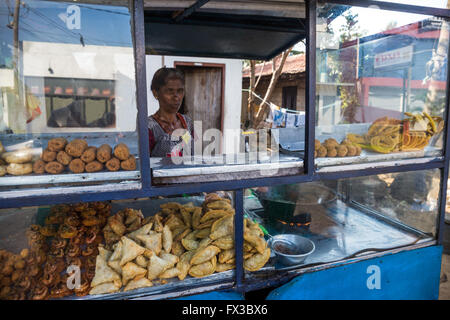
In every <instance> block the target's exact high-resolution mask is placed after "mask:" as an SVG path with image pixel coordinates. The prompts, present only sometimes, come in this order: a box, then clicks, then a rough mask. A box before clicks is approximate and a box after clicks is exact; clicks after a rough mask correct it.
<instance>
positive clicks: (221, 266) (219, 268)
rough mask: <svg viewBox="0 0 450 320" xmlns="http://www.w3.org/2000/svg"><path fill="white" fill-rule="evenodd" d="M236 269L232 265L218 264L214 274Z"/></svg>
mask: <svg viewBox="0 0 450 320" xmlns="http://www.w3.org/2000/svg"><path fill="white" fill-rule="evenodd" d="M234 268H236V265H235V264H234V263H218V264H217V266H216V272H224V271H228V270H231V269H234Z"/></svg>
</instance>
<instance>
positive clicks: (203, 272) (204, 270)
mask: <svg viewBox="0 0 450 320" xmlns="http://www.w3.org/2000/svg"><path fill="white" fill-rule="evenodd" d="M216 265H217V257H216V256H214V257H212V258H211V260H209V261H206V262H203V263H200V264H197V265H194V266H192V267H191V268H190V269H189V275H190V276H192V277H195V278H201V277H206V276H209V275H211V274H213V273H214V271H216Z"/></svg>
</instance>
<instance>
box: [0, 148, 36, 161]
mask: <svg viewBox="0 0 450 320" xmlns="http://www.w3.org/2000/svg"><path fill="white" fill-rule="evenodd" d="M1 157H2V159H3V160H5V161H6V162H7V163H17V164H23V163H28V162H31V160H32V158H33V154H32V152H31V149H29V148H24V149H20V150H16V151H9V152H4V153H2V155H1Z"/></svg>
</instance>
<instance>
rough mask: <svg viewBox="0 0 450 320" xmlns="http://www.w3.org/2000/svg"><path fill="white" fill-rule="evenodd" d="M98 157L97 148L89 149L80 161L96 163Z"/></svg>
mask: <svg viewBox="0 0 450 320" xmlns="http://www.w3.org/2000/svg"><path fill="white" fill-rule="evenodd" d="M96 156H97V148H96V147H88V148H87V149H86V150H84V152H83V154H82V155H81V157H80V159H81V160H83V161H84V162H85V163H89V162H92V161H94V160H95V158H96Z"/></svg>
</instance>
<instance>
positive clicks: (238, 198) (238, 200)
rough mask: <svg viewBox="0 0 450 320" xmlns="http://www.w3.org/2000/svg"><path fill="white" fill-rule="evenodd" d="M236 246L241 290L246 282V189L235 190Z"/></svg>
mask: <svg viewBox="0 0 450 320" xmlns="http://www.w3.org/2000/svg"><path fill="white" fill-rule="evenodd" d="M234 199H235V210H236V213H235V215H234V248H235V250H236V274H235V275H236V289H237V291H241V289H242V288H243V283H244V247H243V245H244V238H243V237H244V236H243V235H244V190H243V189H239V190H236V192H235V197H234Z"/></svg>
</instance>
